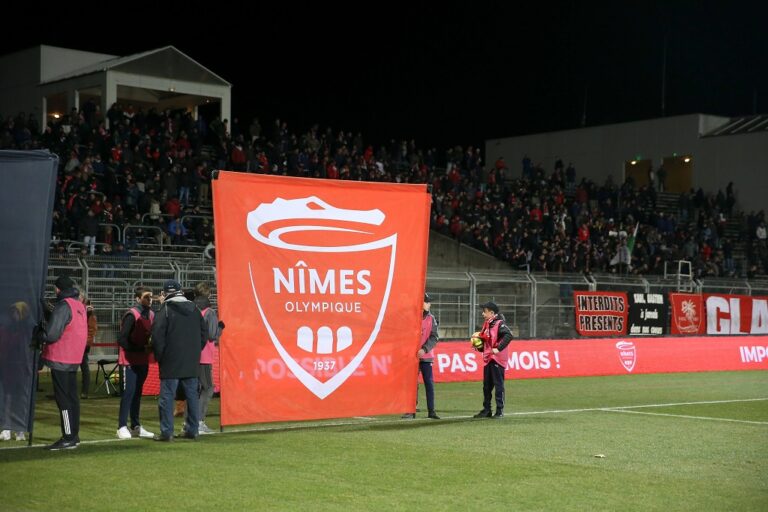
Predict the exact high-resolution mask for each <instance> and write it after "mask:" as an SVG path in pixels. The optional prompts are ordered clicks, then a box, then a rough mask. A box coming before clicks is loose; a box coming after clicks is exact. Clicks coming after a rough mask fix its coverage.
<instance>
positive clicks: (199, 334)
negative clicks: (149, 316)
mask: <svg viewBox="0 0 768 512" xmlns="http://www.w3.org/2000/svg"><path fill="white" fill-rule="evenodd" d="M206 331H207V329H206V325H205V319H204V318H203V316H202V315H201V314H200V310H199V309H198V308H197V306H195V304H194V303H193V302H190V301H188V300H187V299H185V298H184V297H172V298H170V299H167V300H166V301H165V302H164V303H163V305H162V306H160V310H159V311H158V312H157V313H156V314H155V322H154V323H153V324H152V351H153V352H154V353H155V359H156V360H157V363H158V365H159V366H160V378H161V379H186V378H190V377H197V369H198V367H199V366H200V351H201V350H202V349H203V346H204V345H205V343H206V341H207V339H206V336H207V332H206Z"/></svg>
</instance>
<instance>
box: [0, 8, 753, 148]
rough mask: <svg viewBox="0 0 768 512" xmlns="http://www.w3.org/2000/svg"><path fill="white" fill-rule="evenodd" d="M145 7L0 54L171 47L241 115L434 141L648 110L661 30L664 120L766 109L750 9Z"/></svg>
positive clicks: (43, 35)
mask: <svg viewBox="0 0 768 512" xmlns="http://www.w3.org/2000/svg"><path fill="white" fill-rule="evenodd" d="M158 4H160V2H156V3H155V4H150V5H152V7H140V6H139V4H137V3H135V2H132V3H130V4H126V5H130V6H132V7H133V8H131V9H129V10H127V11H125V12H123V13H121V14H119V15H117V16H112V17H110V16H108V15H107V14H102V11H103V10H104V9H105V6H104V3H103V2H102V3H100V4H95V5H93V6H87V5H85V4H83V3H75V4H72V3H67V4H66V8H67V10H66V12H61V13H48V14H46V15H45V17H44V19H43V20H38V21H36V22H35V24H31V23H16V22H13V23H11V22H10V20H8V21H9V23H6V24H5V26H4V29H3V32H4V35H3V40H4V42H3V45H2V47H0V53H7V52H11V51H15V50H19V49H22V48H26V47H30V46H34V45H37V44H41V43H44V44H51V45H58V46H64V47H70V48H77V49H81V50H88V51H96V52H104V53H112V54H116V55H128V54H131V53H135V52H140V51H145V50H148V49H151V48H157V47H160V46H165V45H168V44H172V45H174V46H176V47H177V48H179V49H180V50H181V51H183V52H185V53H187V54H188V55H190V56H191V57H192V58H194V59H196V60H197V61H199V62H200V63H201V64H203V65H205V66H206V67H208V68H210V69H211V70H213V71H214V72H216V73H217V74H219V75H220V76H222V77H223V78H225V79H227V80H228V81H230V82H232V83H233V85H234V87H233V93H232V94H233V116H239V117H240V119H241V121H244V122H249V121H250V119H251V118H252V117H253V116H254V115H256V116H258V117H259V118H260V120H261V123H262V126H264V127H265V128H267V126H269V125H271V123H272V122H273V120H274V118H275V117H280V118H281V119H284V120H286V121H288V123H289V128H290V129H291V130H292V131H301V130H304V129H306V128H307V127H309V126H310V125H311V124H313V123H315V122H317V123H319V124H320V125H321V126H323V127H324V126H327V125H330V126H332V127H333V128H334V129H344V130H353V131H358V130H359V131H362V132H363V135H364V136H365V138H366V140H368V141H371V142H374V143H380V142H382V141H384V140H388V139H389V138H416V140H417V143H418V145H419V146H420V147H423V146H425V145H430V146H437V147H441V148H442V147H446V146H447V145H449V144H461V145H468V144H481V143H482V142H483V141H484V140H485V139H487V138H492V137H503V136H509V135H517V134H523V133H535V132H540V131H549V130H557V129H564V128H574V127H578V126H580V125H581V123H582V116H583V114H584V106H585V97H586V123H587V125H596V124H605V123H611V122H620V121H631V120H636V119H646V118H652V117H658V116H660V115H661V84H662V61H663V59H662V55H663V49H664V46H665V43H664V41H665V34H668V35H667V39H666V40H667V45H666V46H667V75H666V76H667V97H666V103H667V109H666V113H667V115H676V114H686V113H692V112H704V113H712V114H721V115H738V114H750V113H753V110H754V109H755V106H756V109H757V111H758V112H762V113H765V112H768V30H766V28H765V26H766V25H765V24H766V19H768V7H766V3H764V2H701V1H676V0H668V1H666V2H664V1H655V2H636V1H626V2H580V1H575V0H574V1H563V2H536V4H537V5H536V6H535V7H534V6H531V5H529V3H522V2H512V1H510V2H498V3H496V2H493V3H492V2H488V3H480V2H471V3H470V2H443V3H436V2H435V3H432V2H430V5H415V4H416V3H415V2H412V3H411V4H401V5H399V6H398V5H395V4H391V3H380V4H374V3H354V4H352V5H354V7H349V8H347V9H341V10H337V9H332V8H329V7H328V3H325V2H314V3H313V5H314V6H313V7H310V8H306V7H299V6H297V5H295V4H289V3H286V2H283V3H281V5H280V6H270V7H265V6H263V5H255V4H254V5H237V4H231V3H227V2H211V3H209V4H207V6H194V4H192V3H189V2H184V3H178V2H176V3H174V2H172V3H168V4H165V3H164V4H163V6H159V5H158ZM318 4H320V5H318ZM530 4H533V2H530ZM538 4H541V5H538ZM113 8H114V7H113ZM370 11H373V12H370ZM84 13H85V14H84ZM137 19H138V20H141V21H135V20H137ZM32 26H35V28H34V29H32V28H31V27H32ZM97 27H101V29H98V30H97ZM86 34H89V36H88V37H86Z"/></svg>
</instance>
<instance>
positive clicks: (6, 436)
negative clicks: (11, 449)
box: [0, 430, 11, 441]
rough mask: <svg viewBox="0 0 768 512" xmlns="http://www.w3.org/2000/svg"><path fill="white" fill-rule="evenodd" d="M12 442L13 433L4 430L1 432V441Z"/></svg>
mask: <svg viewBox="0 0 768 512" xmlns="http://www.w3.org/2000/svg"><path fill="white" fill-rule="evenodd" d="M10 440H11V431H10V430H3V431H2V432H0V441H10Z"/></svg>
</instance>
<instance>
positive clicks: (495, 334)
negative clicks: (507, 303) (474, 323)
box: [472, 302, 512, 419]
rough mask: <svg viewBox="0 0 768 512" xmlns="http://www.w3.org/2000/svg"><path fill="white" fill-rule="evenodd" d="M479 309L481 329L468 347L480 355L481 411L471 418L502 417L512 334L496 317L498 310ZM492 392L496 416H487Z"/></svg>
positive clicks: (491, 305) (490, 306)
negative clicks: (494, 396)
mask: <svg viewBox="0 0 768 512" xmlns="http://www.w3.org/2000/svg"><path fill="white" fill-rule="evenodd" d="M480 307H481V308H483V313H482V314H483V320H485V322H484V323H483V328H482V329H481V330H480V331H478V332H476V333H475V334H473V335H472V346H473V347H474V348H475V350H477V351H478V352H482V353H483V363H484V364H485V367H484V368H483V410H482V411H480V412H479V413H477V414H475V418H491V417H492V418H494V419H500V418H503V417H504V371H505V370H506V369H507V361H508V360H509V357H508V355H507V346H508V345H509V342H510V341H512V331H510V330H509V327H507V324H506V323H504V316H503V315H501V314H499V307H498V306H497V305H496V304H495V303H493V302H486V303H485V304H482V305H481V306H480ZM494 388H496V413H495V414H493V415H492V414H491V393H492V391H493V389H494Z"/></svg>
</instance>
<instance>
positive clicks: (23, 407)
mask: <svg viewBox="0 0 768 512" xmlns="http://www.w3.org/2000/svg"><path fill="white" fill-rule="evenodd" d="M58 162H59V159H58V157H57V156H56V155H53V154H51V153H49V152H48V151H0V182H2V186H0V237H1V239H2V242H3V248H2V250H1V251H0V279H2V285H0V430H11V431H15V432H31V431H32V418H31V416H32V414H31V413H32V410H33V409H32V407H33V397H34V383H35V382H36V380H35V376H36V371H35V370H36V368H37V363H36V361H34V359H35V351H34V350H33V349H32V348H30V346H29V345H30V340H31V338H32V328H33V327H34V326H35V325H36V324H37V323H38V321H39V320H40V319H41V317H42V310H41V309H42V307H41V305H40V298H41V297H42V295H43V292H44V287H45V276H46V273H47V270H48V245H49V243H50V238H51V222H52V212H53V200H54V196H55V191H56V170H57V168H58Z"/></svg>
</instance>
